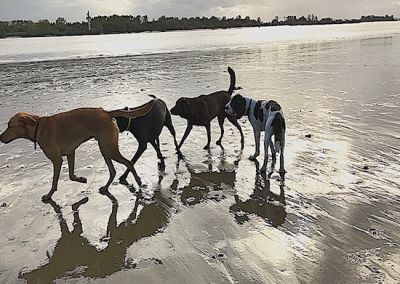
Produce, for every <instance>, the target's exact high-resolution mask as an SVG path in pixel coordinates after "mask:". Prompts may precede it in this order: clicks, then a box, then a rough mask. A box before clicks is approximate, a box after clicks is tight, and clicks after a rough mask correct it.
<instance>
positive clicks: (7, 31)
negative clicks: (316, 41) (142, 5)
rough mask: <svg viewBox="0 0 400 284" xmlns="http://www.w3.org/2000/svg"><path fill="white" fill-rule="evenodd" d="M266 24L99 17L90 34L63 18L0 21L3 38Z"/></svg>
mask: <svg viewBox="0 0 400 284" xmlns="http://www.w3.org/2000/svg"><path fill="white" fill-rule="evenodd" d="M262 24H263V23H262V21H261V19H260V18H258V19H257V20H254V19H250V17H248V16H247V17H245V18H242V17H241V16H237V17H235V18H226V17H222V18H217V17H211V18H207V17H192V18H177V17H166V16H162V17H160V18H158V19H157V20H155V19H152V20H149V19H148V17H147V16H140V15H138V16H118V15H112V16H97V17H94V18H92V20H91V31H89V29H88V23H87V22H75V23H68V22H67V21H66V20H65V19H64V18H61V17H60V18H58V19H57V20H56V21H55V22H49V21H48V20H40V21H38V22H33V21H20V20H18V21H10V22H0V37H10V36H21V37H24V36H47V35H48V36H61V35H84V34H103V33H104V34H109V33H135V32H144V31H160V32H164V31H172V30H194V29H220V28H235V27H256V26H261V25H262Z"/></svg>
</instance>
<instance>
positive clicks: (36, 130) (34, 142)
mask: <svg viewBox="0 0 400 284" xmlns="http://www.w3.org/2000/svg"><path fill="white" fill-rule="evenodd" d="M39 122H40V118H39V119H38V121H37V122H36V127H35V134H34V135H33V148H34V149H35V150H36V146H37V145H36V144H37V133H38V129H39Z"/></svg>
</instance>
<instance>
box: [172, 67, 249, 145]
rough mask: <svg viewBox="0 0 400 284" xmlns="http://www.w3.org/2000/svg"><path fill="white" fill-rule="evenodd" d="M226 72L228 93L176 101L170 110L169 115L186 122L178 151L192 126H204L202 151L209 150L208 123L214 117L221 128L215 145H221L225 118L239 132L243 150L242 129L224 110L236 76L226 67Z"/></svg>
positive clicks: (221, 92)
mask: <svg viewBox="0 0 400 284" xmlns="http://www.w3.org/2000/svg"><path fill="white" fill-rule="evenodd" d="M228 72H229V75H230V79H231V82H230V86H229V89H228V91H218V92H215V93H212V94H209V95H201V96H199V97H195V98H180V99H178V100H177V101H176V104H175V106H174V107H173V108H172V109H171V114H173V115H179V116H180V117H182V118H184V119H186V120H187V127H186V131H185V134H184V135H183V137H182V140H181V142H180V143H179V146H178V148H179V149H180V148H181V147H182V144H183V142H185V140H186V138H187V137H188V135H189V133H190V131H191V130H192V128H193V125H198V126H205V128H206V130H207V144H206V146H204V149H209V148H210V142H211V129H210V123H211V121H212V120H213V119H214V118H215V117H218V123H219V127H220V128H221V136H220V137H219V139H218V140H217V145H221V140H222V137H223V136H224V121H225V118H228V120H229V121H230V122H231V123H232V124H233V125H234V126H236V128H237V129H238V130H239V132H240V137H241V141H240V142H241V147H242V148H243V146H244V137H243V132H242V128H241V127H240V125H239V123H238V122H237V120H236V118H234V117H233V116H230V115H227V114H226V113H225V110H224V109H225V105H226V104H227V103H228V102H229V101H230V99H231V96H232V93H233V90H234V89H235V83H236V76H235V72H234V71H233V69H232V68H230V67H228Z"/></svg>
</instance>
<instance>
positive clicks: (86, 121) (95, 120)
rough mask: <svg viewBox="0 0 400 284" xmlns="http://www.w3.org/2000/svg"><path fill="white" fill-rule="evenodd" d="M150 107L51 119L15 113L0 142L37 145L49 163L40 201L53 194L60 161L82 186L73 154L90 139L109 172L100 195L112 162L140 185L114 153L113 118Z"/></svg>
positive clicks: (133, 115) (127, 163) (84, 110)
mask: <svg viewBox="0 0 400 284" xmlns="http://www.w3.org/2000/svg"><path fill="white" fill-rule="evenodd" d="M153 105H154V101H150V102H148V103H146V104H144V105H142V106H140V107H138V108H136V109H134V110H133V111H121V110H116V111H105V110H103V109H101V108H79V109H74V110H71V111H68V112H62V113H58V114H55V115H52V116H42V117H40V116H38V115H34V114H28V113H17V114H16V115H14V116H13V117H11V119H10V120H9V122H8V128H7V129H6V130H5V131H4V132H3V133H2V134H1V135H0V142H2V143H6V144H7V143H10V142H11V141H13V140H15V139H18V138H25V139H28V140H31V141H32V142H34V143H35V147H36V143H38V144H39V146H40V147H41V148H42V150H43V152H44V154H45V155H46V156H47V158H49V159H50V161H51V162H52V163H53V170H54V171H53V183H52V187H51V190H50V192H49V193H48V194H46V195H44V196H43V197H42V200H44V201H45V200H49V199H50V198H51V196H52V195H53V193H54V192H55V191H56V190H57V185H58V179H59V177H60V171H61V165H62V162H63V160H62V157H63V156H67V159H68V168H69V178H70V179H71V180H72V181H76V182H80V183H86V182H87V180H86V178H83V177H77V176H75V173H74V166H75V150H76V148H78V147H79V146H80V145H81V144H82V143H84V142H86V141H88V140H89V139H91V138H94V139H96V140H97V141H98V143H99V147H100V151H101V154H102V155H103V157H104V160H105V162H106V164H107V166H108V169H109V171H110V178H109V179H108V182H107V183H106V185H104V186H103V187H101V188H100V191H101V192H104V191H106V190H107V189H108V187H109V186H110V184H111V182H112V181H113V179H114V177H115V174H116V173H115V169H114V166H113V163H112V160H114V161H116V162H118V163H121V164H123V165H125V166H126V167H127V168H128V170H129V171H130V172H132V173H133V175H134V176H135V179H136V182H137V183H138V184H139V185H141V181H140V178H139V177H138V176H137V174H136V171H135V169H134V167H133V164H132V162H130V161H129V160H127V159H125V158H124V157H123V156H122V155H121V153H120V152H119V149H118V135H119V132H118V127H117V126H116V125H115V123H114V122H113V120H112V118H113V117H127V118H131V119H133V118H136V117H140V116H143V115H146V114H147V113H149V112H150V111H151V110H152V108H153Z"/></svg>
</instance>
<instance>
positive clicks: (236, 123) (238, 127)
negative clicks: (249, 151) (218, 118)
mask: <svg viewBox="0 0 400 284" xmlns="http://www.w3.org/2000/svg"><path fill="white" fill-rule="evenodd" d="M227 117H228V120H229V121H230V122H231V123H232V124H233V125H234V126H236V128H237V129H238V130H239V133H240V146H241V148H240V149H243V148H244V135H243V131H242V127H241V126H240V124H239V122H238V121H237V119H236V118H234V117H232V116H230V115H228V116H227Z"/></svg>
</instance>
